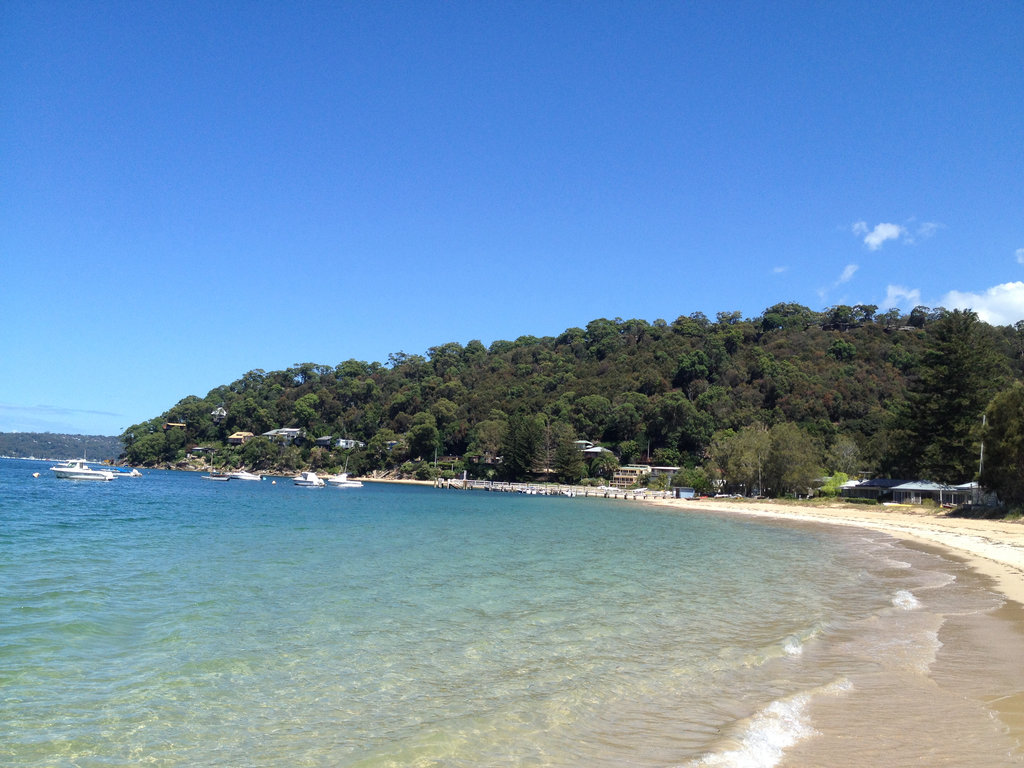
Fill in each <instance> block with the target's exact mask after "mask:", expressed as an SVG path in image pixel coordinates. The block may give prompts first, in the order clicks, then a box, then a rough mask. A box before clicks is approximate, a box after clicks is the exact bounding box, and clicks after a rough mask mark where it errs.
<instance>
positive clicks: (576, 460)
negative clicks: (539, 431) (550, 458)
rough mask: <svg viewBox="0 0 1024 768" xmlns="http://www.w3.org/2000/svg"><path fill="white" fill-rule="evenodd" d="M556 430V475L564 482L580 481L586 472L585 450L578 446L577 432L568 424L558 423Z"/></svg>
mask: <svg viewBox="0 0 1024 768" xmlns="http://www.w3.org/2000/svg"><path fill="white" fill-rule="evenodd" d="M554 432H555V441H556V443H555V459H554V470H555V477H557V478H558V480H559V481H560V482H563V483H578V482H579V481H580V480H581V479H582V478H583V476H584V475H585V474H586V471H587V467H586V463H585V462H584V461H583V452H582V451H581V450H580V449H579V448H578V447H577V446H576V442H575V439H576V433H575V432H573V431H572V429H571V428H570V427H569V426H568V425H566V424H558V425H556V428H555V430H554Z"/></svg>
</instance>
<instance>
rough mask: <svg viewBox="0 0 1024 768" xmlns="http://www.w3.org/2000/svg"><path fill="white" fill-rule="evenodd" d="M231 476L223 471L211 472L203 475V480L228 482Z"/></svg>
mask: <svg viewBox="0 0 1024 768" xmlns="http://www.w3.org/2000/svg"><path fill="white" fill-rule="evenodd" d="M230 479H231V478H230V477H228V476H227V475H225V474H224V473H223V472H211V473H210V474H208V475H203V480H218V481H220V482H222V483H226V482H227V481H228V480H230Z"/></svg>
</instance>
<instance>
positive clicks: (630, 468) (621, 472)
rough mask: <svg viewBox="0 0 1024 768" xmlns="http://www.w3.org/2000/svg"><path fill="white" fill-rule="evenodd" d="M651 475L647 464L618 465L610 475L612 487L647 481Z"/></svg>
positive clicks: (627, 486)
mask: <svg viewBox="0 0 1024 768" xmlns="http://www.w3.org/2000/svg"><path fill="white" fill-rule="evenodd" d="M650 476H651V467H650V466H648V465H647V464H627V465H626V466H624V467H619V468H618V469H616V470H615V474H613V475H612V481H611V484H612V487H613V488H629V487H631V486H634V485H640V484H642V483H645V482H647V478H648V477H650Z"/></svg>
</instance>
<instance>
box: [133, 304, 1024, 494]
mask: <svg viewBox="0 0 1024 768" xmlns="http://www.w3.org/2000/svg"><path fill="white" fill-rule="evenodd" d="M1022 367H1024V328H1017V327H1009V326H1007V327H992V326H988V325H986V324H984V323H982V322H980V321H979V320H978V319H977V316H976V315H974V313H971V312H962V311H952V312H947V311H946V310H942V309H936V310H932V309H929V308H927V307H918V308H915V310H914V311H913V312H912V313H910V314H909V315H906V316H904V315H901V314H900V313H899V312H897V311H895V310H888V311H886V312H882V313H879V312H878V308H877V307H875V306H873V305H856V306H853V307H850V306H845V305H839V306H835V307H830V308H828V309H827V310H825V311H824V312H815V311H813V310H811V309H809V308H807V307H803V306H801V305H798V304H777V305H775V306H773V307H770V308H768V309H767V310H765V312H764V314H763V315H761V316H759V317H756V318H744V317H743V316H742V315H741V314H740V313H738V312H721V313H719V314H718V315H717V317H716V320H714V321H712V320H710V319H709V318H708V317H706V316H705V315H703V314H702V313H700V312H695V313H691V314H689V315H681V316H680V317H678V318H676V320H674V321H672V322H666V321H664V320H655V321H654V322H653V323H648V322H647V321H644V320H637V319H630V320H623V319H621V318H614V319H606V318H601V319H597V320H593V321H591V322H589V323H587V324H586V326H585V327H583V328H570V329H567V330H565V331H564V332H562V333H561V334H559V335H557V336H553V337H543V338H537V337H532V336H524V337H520V338H518V339H516V340H515V341H495V342H494V343H492V344H491V345H490V346H489V347H486V346H485V345H484V344H482V343H481V342H480V341H476V340H474V341H470V342H469V343H468V344H466V345H465V346H463V345H461V344H458V343H454V342H452V343H446V344H441V345H438V346H435V347H431V348H430V349H429V350H427V351H426V354H425V355H416V354H408V353H405V352H398V353H395V354H392V355H391V356H390V357H389V359H388V362H387V364H386V365H382V364H380V363H367V362H361V361H356V360H346V361H344V362H341V363H339V364H337V365H335V366H329V365H321V364H314V363H300V364H296V365H294V366H292V367H291V368H288V369H287V370H283V371H263V370H253V371H249V372H248V373H246V374H244V375H243V376H242V377H241V378H240V379H238V380H237V381H235V382H232V383H231V384H227V385H224V386H220V387H217V388H216V389H214V390H212V391H211V392H209V393H208V394H207V395H206V396H205V397H203V398H199V397H195V396H189V397H186V398H184V399H183V400H181V401H180V402H179V403H178V404H177V405H175V406H174V407H172V408H170V409H169V410H168V411H166V412H165V413H164V414H161V415H160V416H159V417H157V418H154V419H152V420H150V421H148V422H145V423H142V424H137V425H134V426H133V427H131V428H130V429H128V430H127V431H126V432H125V433H124V435H123V436H122V441H123V443H124V446H125V454H126V458H127V460H128V461H130V462H132V463H137V464H158V463H174V462H176V461H180V460H181V458H182V457H183V456H184V453H185V451H186V450H188V449H190V448H192V447H194V446H197V445H198V446H206V447H208V448H209V449H210V450H211V452H212V453H213V455H214V456H215V457H216V460H217V461H219V462H221V463H224V464H232V465H240V464H245V465H246V466H253V467H259V468H263V469H269V468H273V467H284V466H286V465H288V466H292V465H296V466H297V465H312V464H313V463H316V464H319V465H322V466H324V467H325V468H330V467H337V466H341V465H344V464H345V463H348V465H349V471H350V472H366V471H370V470H375V469H376V470H406V471H408V470H409V469H410V467H412V468H413V469H415V468H416V467H418V466H420V464H421V463H422V464H430V465H433V462H434V459H435V457H436V456H455V457H460V463H459V464H458V465H457V466H454V467H451V470H452V471H456V470H457V471H460V472H461V471H468V472H470V473H472V474H477V475H481V476H488V477H506V478H515V479H520V478H525V477H530V476H536V475H543V476H548V477H552V478H553V477H555V476H561V477H566V478H568V477H576V476H577V475H580V476H583V475H587V476H590V477H594V478H607V477H608V475H609V474H610V472H611V470H612V469H613V466H612V464H611V462H612V461H618V462H621V463H628V462H636V461H648V460H651V461H653V460H654V457H655V456H658V457H661V458H663V459H665V460H666V461H667V460H671V461H672V462H673V463H678V464H679V465H680V466H682V467H683V468H684V469H685V470H686V472H688V473H690V474H689V475H688V476H689V477H691V478H697V480H696V481H695V482H697V481H700V478H701V477H704V478H707V481H708V482H716V481H725V482H726V483H733V484H742V485H744V486H745V488H746V489H747V490H752V489H754V488H755V487H760V488H762V490H763V491H764V492H770V493H774V494H785V493H800V492H803V490H805V486H806V485H807V484H809V483H810V482H811V481H813V479H814V478H815V477H818V476H820V475H821V474H823V473H827V474H831V473H833V472H837V471H841V472H844V473H847V474H850V475H855V474H857V473H862V472H866V473H888V474H889V475H890V476H904V477H915V476H918V475H919V473H927V474H928V475H930V476H931V479H935V480H942V481H946V482H957V483H959V482H964V481H966V480H970V479H972V477H973V475H974V472H976V470H977V467H976V464H974V463H973V462H974V459H973V457H974V456H975V454H976V447H977V441H978V439H979V435H978V434H977V428H978V427H979V426H980V417H981V414H982V412H983V411H984V409H985V407H986V405H987V404H988V402H989V400H990V399H991V397H992V396H993V395H994V394H996V393H997V392H998V391H999V390H1000V389H1001V388H1005V386H1006V385H1007V384H1008V383H1009V382H1010V381H1012V380H1013V379H1019V378H1020V375H1021V370H1022ZM218 408H223V409H224V411H225V412H226V415H225V416H223V418H219V419H215V418H214V417H213V413H214V411H215V410H216V409H218ZM169 423H170V424H184V425H185V426H184V427H168V428H165V425H166V424H169ZM281 427H298V428H301V429H302V430H304V435H305V441H304V442H301V441H300V443H298V444H296V445H288V446H280V445H276V444H273V443H271V442H270V441H269V440H268V439H267V438H259V437H257V438H256V439H254V440H252V441H249V442H248V443H246V444H245V445H244V446H228V445H227V438H228V436H230V435H231V434H232V433H235V432H238V431H247V432H253V433H255V434H256V435H260V434H261V433H264V432H266V431H268V430H271V429H275V428H281ZM325 436H331V438H332V440H331V441H327V443H326V445H321V446H319V448H320V450H319V452H318V453H315V454H314V453H313V451H314V449H315V448H316V446H315V440H316V438H321V437H325ZM339 438H348V439H350V440H354V441H358V442H359V443H362V444H365V446H364V447H358V448H354V449H349V448H339V447H338V446H337V444H336V441H337V440H338V439H339ZM574 440H588V441H591V442H593V443H595V444H598V445H601V446H604V447H606V448H608V449H610V451H611V453H610V454H609V456H608V457H604V456H601V457H596V458H594V459H593V460H588V461H586V462H583V463H582V466H581V465H580V463H579V462H577V460H576V459H577V457H575V456H574V455H571V454H570V453H569V452H568V451H567V449H566V446H567V445H569V444H571V443H572V442H573V441H574ZM762 443H764V445H762ZM752 451H753V456H754V458H753V459H752V458H751V452H752ZM598 459H600V460H598ZM752 462H753V463H752ZM755 464H756V465H757V466H756V468H755ZM695 470H699V472H696V473H695V472H694V471H695ZM701 473H703V474H701ZM758 473H759V475H760V476H759V477H758V476H757V474H758Z"/></svg>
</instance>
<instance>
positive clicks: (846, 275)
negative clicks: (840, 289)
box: [836, 264, 859, 285]
mask: <svg viewBox="0 0 1024 768" xmlns="http://www.w3.org/2000/svg"><path fill="white" fill-rule="evenodd" d="M858 269H859V267H858V266H857V265H856V264H847V265H846V269H844V270H843V274H841V275H840V276H839V282H837V283H836V285H842V284H843V283H847V282H849V281H850V278H851V277H853V276H854V274H855V273H856V272H857V270H858Z"/></svg>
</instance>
